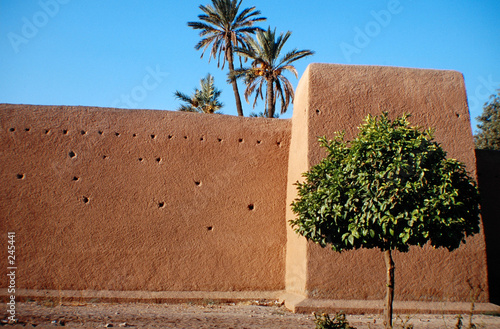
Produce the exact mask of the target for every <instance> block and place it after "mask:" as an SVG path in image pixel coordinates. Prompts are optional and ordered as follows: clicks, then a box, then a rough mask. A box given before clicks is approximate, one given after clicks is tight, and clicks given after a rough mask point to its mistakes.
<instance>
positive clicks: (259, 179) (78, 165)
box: [0, 64, 488, 308]
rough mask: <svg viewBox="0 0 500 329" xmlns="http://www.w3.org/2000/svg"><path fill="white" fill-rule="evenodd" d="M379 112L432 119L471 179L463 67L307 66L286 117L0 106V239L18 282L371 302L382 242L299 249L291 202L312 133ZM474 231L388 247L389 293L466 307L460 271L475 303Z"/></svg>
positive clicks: (318, 153)
mask: <svg viewBox="0 0 500 329" xmlns="http://www.w3.org/2000/svg"><path fill="white" fill-rule="evenodd" d="M382 111H389V113H390V115H391V116H396V115H400V114H402V113H403V112H409V113H411V114H412V117H411V122H412V124H414V125H421V126H422V127H434V128H436V139H437V140H438V141H439V142H441V143H442V145H443V146H444V148H445V149H446V150H447V151H448V153H449V156H451V157H455V158H458V159H459V160H461V161H464V162H465V163H466V164H467V167H468V169H469V170H470V171H471V173H472V175H475V168H476V163H475V157H474V145H473V141H472V134H471V128H470V120H469V114H468V108H467V99H466V94H465V88H464V83H463V77H462V75H461V74H459V73H457V72H451V71H435V70H418V69H404V68H393V67H373V66H344V65H328V64H312V65H310V66H309V67H308V69H307V70H306V72H305V73H304V75H303V76H302V78H301V80H300V83H299V86H298V88H297V91H296V98H295V105H294V114H293V118H292V120H273V119H262V118H240V117H230V116H220V115H198V114H192V113H180V112H167V111H145V110H118V109H106V108H89V107H65V106H59V107H50V106H33V105H9V104H0V156H1V159H2V160H1V161H2V162H1V166H0V168H1V172H0V182H1V184H2V188H1V190H0V200H1V201H2V202H1V204H0V216H1V222H0V234H1V236H4V237H5V236H6V233H7V232H11V231H13V232H16V257H17V258H16V265H17V267H18V271H17V279H16V284H17V288H23V289H28V290H29V291H32V292H33V291H36V290H41V289H48V290H52V291H56V292H57V291H62V292H64V291H70V290H73V291H80V292H81V294H82V296H83V295H85V294H86V292H88V291H114V292H120V293H121V292H122V294H121V296H123V295H124V294H129V295H130V294H132V293H131V292H132V291H143V292H144V291H146V292H179V291H181V292H257V295H259V296H264V295H266V294H264V293H263V292H281V291H282V290H286V293H287V295H285V296H288V297H286V298H287V299H288V300H294V301H298V302H293V303H291V304H290V303H289V306H291V308H294V307H295V306H297V305H298V306H300V305H299V304H300V303H301V302H303V301H304V300H306V301H307V300H313V301H318V300H332V299H334V300H341V299H343V300H380V299H382V298H383V296H384V292H385V266H384V262H383V258H382V256H381V254H380V252H379V251H378V250H357V251H351V252H343V253H341V254H339V253H335V252H333V251H331V250H329V249H321V248H319V247H318V246H316V245H314V244H311V243H307V242H306V241H305V239H303V238H301V237H299V236H297V235H296V234H295V233H293V232H292V231H291V229H290V227H289V226H288V220H289V219H291V218H293V214H292V213H291V211H290V207H289V206H288V205H289V204H290V203H291V202H292V200H293V199H294V198H295V197H296V189H295V186H294V185H293V183H295V182H296V181H297V180H300V179H302V178H301V173H303V172H305V171H307V170H308V169H309V168H310V166H311V165H313V164H315V163H317V162H318V161H319V160H320V159H321V158H322V157H323V155H324V151H323V150H322V149H320V147H319V144H318V143H317V137H318V136H321V135H326V136H327V137H332V135H333V132H334V131H338V130H345V131H346V137H347V138H352V137H353V136H354V135H355V134H356V132H357V129H356V127H358V126H359V124H360V123H361V122H362V119H363V118H364V117H365V116H366V115H367V114H369V113H371V114H374V115H378V114H380V113H381V112H382ZM483 232H484V231H481V234H478V235H476V236H475V237H473V238H470V239H468V240H467V244H466V245H465V246H462V247H461V248H460V249H458V250H457V251H454V252H452V253H449V252H448V251H446V250H433V249H431V248H428V247H426V248H423V249H422V248H412V249H411V251H410V252H409V253H406V254H396V255H395V261H396V291H395V293H396V296H395V298H396V300H402V301H469V300H470V287H469V283H468V282H467V281H470V282H471V283H472V284H473V285H475V286H479V285H480V286H481V287H482V288H483V289H484V290H485V291H484V292H483V293H482V294H481V295H480V296H479V299H478V301H488V280H487V266H486V264H487V261H486V253H485V242H484V235H483ZM6 255H7V254H6V248H5V249H4V257H3V259H5V260H6V259H7V257H6ZM0 276H2V277H5V276H6V266H2V267H1V269H0ZM0 287H1V288H5V287H6V281H4V280H2V281H1V284H0ZM1 291H2V290H0V292H1ZM3 291H4V292H5V291H6V289H4V290H3ZM2 294H4V293H2ZM26 294H28V293H26ZM4 295H5V294H4ZM266 296H270V295H269V294H267V295H266ZM289 297H290V298H289Z"/></svg>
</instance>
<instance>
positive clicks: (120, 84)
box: [0, 0, 500, 127]
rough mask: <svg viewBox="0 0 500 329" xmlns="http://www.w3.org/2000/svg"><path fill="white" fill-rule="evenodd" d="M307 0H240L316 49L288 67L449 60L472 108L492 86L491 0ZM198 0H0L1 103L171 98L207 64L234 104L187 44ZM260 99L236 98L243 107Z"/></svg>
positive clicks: (496, 35)
mask: <svg viewBox="0 0 500 329" xmlns="http://www.w3.org/2000/svg"><path fill="white" fill-rule="evenodd" d="M309 3H310V4H309V5H307V4H306V3H305V2H304V1H283V0H274V1H264V0H244V1H243V4H242V7H251V6H256V7H257V9H259V10H261V12H262V15H263V16H265V17H267V18H268V20H267V21H266V22H263V23H262V24H260V26H262V27H267V26H268V25H270V26H271V27H273V28H274V27H276V28H277V31H287V30H290V31H292V36H291V38H290V39H289V40H288V43H287V46H288V48H286V49H284V50H285V51H287V50H291V49H292V48H298V49H311V50H314V51H315V52H316V54H315V55H314V56H312V57H309V58H306V59H303V60H301V61H299V62H297V65H296V68H297V70H298V72H299V77H300V75H301V74H302V73H303V72H304V70H305V68H306V66H307V65H308V64H309V63H312V62H321V63H339V64H363V65H389V66H402V67H413V68H426V69H446V70H456V71H459V72H461V73H463V74H464V77H465V83H466V88H467V94H468V99H469V106H470V112H471V117H472V118H474V117H476V116H478V115H480V114H481V112H482V105H483V104H484V102H485V101H487V100H488V97H489V95H490V94H492V93H494V92H495V90H496V89H498V88H500V20H499V19H498V13H499V12H500V1H498V0H467V1H465V0H454V1H452V0H442V1H432V0H420V1H419V0H399V1H397V0H380V1H378V0H372V1H368V0H359V1H350V0H313V1H311V2H309ZM200 4H208V0H196V1H193V0H183V1H171V0H146V1H144V0H143V1H139V0H107V1H102V0H101V1H97V0H85V1H81V0H40V1H36V0H35V1H31V0H23V1H19V0H0V103H15V104H37V105H84V106H102V107H113V106H116V107H123V108H142V109H162V110H175V109H176V108H177V107H178V106H179V104H180V103H179V101H177V100H176V99H175V98H174V96H173V93H174V92H175V91H176V90H179V91H182V92H185V93H191V92H192V91H193V89H194V88H195V87H198V85H199V80H200V79H201V78H203V77H204V76H205V75H206V74H207V73H211V74H212V75H214V76H215V83H216V85H217V87H219V89H222V91H223V92H222V101H223V102H224V103H225V107H224V108H223V113H225V114H230V115H236V109H235V106H234V96H233V93H232V88H231V86H230V85H228V84H226V71H221V70H220V69H218V68H217V65H216V61H213V60H212V62H211V63H208V56H205V57H204V58H203V59H200V55H201V52H199V51H196V50H195V49H194V45H195V44H196V43H197V42H198V40H199V37H198V32H197V31H194V30H192V29H191V28H189V27H188V26H187V24H186V23H187V22H188V21H196V20H197V15H198V14H200V13H201V11H200V10H199V8H198V6H199V5H200ZM288 78H289V79H290V81H291V82H292V84H293V85H294V86H296V85H297V83H298V79H295V77H294V76H293V75H291V74H290V75H288ZM243 89H244V88H243V86H242V85H240V90H243ZM263 107H264V102H259V103H258V105H257V107H256V108H255V109H252V107H251V105H249V104H246V103H245V102H244V100H243V109H244V112H245V114H246V115H248V114H249V113H250V112H252V111H254V112H261V111H263ZM292 110H293V108H289V110H288V112H287V113H286V114H285V115H283V116H282V118H289V117H291V115H292ZM473 127H475V122H473Z"/></svg>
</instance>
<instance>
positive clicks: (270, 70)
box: [229, 27, 314, 118]
mask: <svg viewBox="0 0 500 329" xmlns="http://www.w3.org/2000/svg"><path fill="white" fill-rule="evenodd" d="M290 35H292V33H291V32H290V31H287V32H286V33H285V34H283V33H280V35H279V36H278V37H276V29H274V31H271V27H269V28H268V29H267V31H258V32H257V39H252V40H250V42H249V47H247V48H242V47H238V48H235V50H234V51H235V52H236V53H237V54H238V55H240V56H243V57H246V58H249V59H251V60H253V61H252V64H251V67H249V68H241V69H238V70H235V72H234V73H233V74H231V75H230V77H229V78H230V80H236V79H238V78H242V77H243V78H244V79H245V83H246V85H247V87H246V90H245V99H246V101H247V102H248V97H249V96H250V95H251V94H253V93H254V92H255V100H254V103H253V107H254V108H255V104H256V103H257V99H258V98H259V97H260V98H261V99H263V95H264V93H263V88H264V84H265V85H266V87H267V88H266V110H265V114H266V115H267V117H268V118H272V117H274V112H275V107H276V99H277V98H278V97H279V99H280V102H281V114H283V113H285V112H286V110H287V108H288V105H289V103H290V100H291V101H292V103H293V96H294V93H293V86H292V84H291V83H290V81H288V79H287V78H286V77H285V76H284V75H283V73H284V72H285V71H290V72H292V73H293V74H294V75H295V77H296V78H298V76H297V70H296V69H295V67H294V66H293V65H291V64H292V63H293V62H295V61H297V60H299V59H301V58H304V57H306V56H310V55H313V54H314V52H313V51H311V50H297V49H294V50H292V51H290V52H288V53H287V54H285V55H284V56H283V57H281V58H280V59H278V57H279V56H280V52H281V50H282V49H283V46H284V45H285V43H286V41H287V40H288V38H289V37H290Z"/></svg>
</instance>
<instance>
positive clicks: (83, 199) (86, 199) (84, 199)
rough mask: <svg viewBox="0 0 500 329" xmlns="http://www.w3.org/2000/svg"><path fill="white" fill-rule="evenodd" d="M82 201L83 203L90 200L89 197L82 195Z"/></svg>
mask: <svg viewBox="0 0 500 329" xmlns="http://www.w3.org/2000/svg"><path fill="white" fill-rule="evenodd" d="M82 201H83V203H89V201H90V200H89V198H88V197H86V196H84V197H83V198H82Z"/></svg>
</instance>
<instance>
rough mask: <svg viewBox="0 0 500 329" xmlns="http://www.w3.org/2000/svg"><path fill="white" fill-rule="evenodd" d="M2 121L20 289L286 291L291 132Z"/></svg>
mask: <svg viewBox="0 0 500 329" xmlns="http://www.w3.org/2000/svg"><path fill="white" fill-rule="evenodd" d="M0 122H1V127H0V140H1V143H0V154H1V159H2V160H1V161H2V163H1V174H0V181H1V184H2V188H1V190H0V200H1V205H0V217H1V222H0V234H1V236H3V237H6V235H7V234H6V232H7V231H14V232H16V238H17V241H16V248H17V257H18V258H17V266H18V271H17V273H18V277H17V280H16V285H17V287H18V288H30V289H56V290H82V289H94V290H153V291H170V290H174V291H175V290H178V291H180V290H195V291H198V290H200V291H233V290H234V291H240V290H241V291H244V290H281V289H283V287H284V283H283V281H284V262H285V249H284V246H285V239H286V237H285V236H284V234H283V232H284V231H285V222H284V221H283V217H284V214H285V204H284V202H283V200H284V199H285V192H286V171H287V161H288V143H289V138H290V137H289V136H290V122H289V121H286V120H267V119H255V118H243V119H242V118H236V117H230V116H220V115H212V116H202V115H198V114H191V113H178V112H167V111H142V110H141V111H135V110H134V111H131V110H117V109H104V108H88V107H48V106H25V105H6V104H3V105H0ZM12 129H14V131H11V130H12ZM153 135H154V138H152V136H153ZM71 152H74V154H75V156H74V157H71V156H70V153H71ZM71 154H72V153H71ZM140 159H142V161H141V160H140ZM18 175H22V176H19V177H18ZM85 198H87V199H88V202H85V201H86V200H87V199H85ZM249 207H250V208H252V207H253V209H249ZM5 239H6V238H5ZM5 250H7V249H6V248H5ZM3 259H7V257H6V254H5V257H3ZM5 275H6V266H2V267H1V269H0V276H2V277H5ZM5 283H6V280H1V285H2V287H5Z"/></svg>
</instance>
